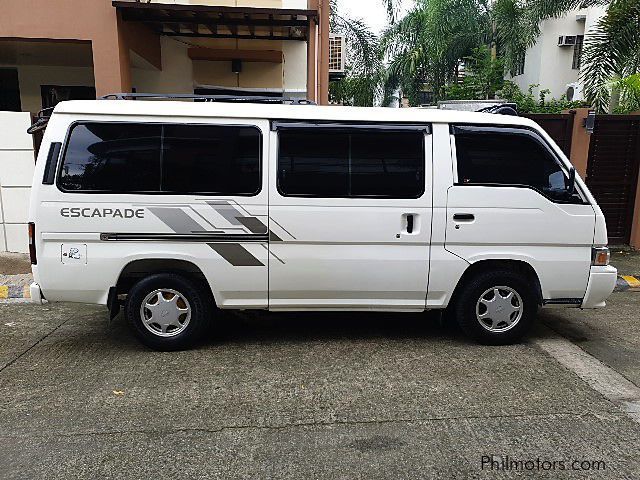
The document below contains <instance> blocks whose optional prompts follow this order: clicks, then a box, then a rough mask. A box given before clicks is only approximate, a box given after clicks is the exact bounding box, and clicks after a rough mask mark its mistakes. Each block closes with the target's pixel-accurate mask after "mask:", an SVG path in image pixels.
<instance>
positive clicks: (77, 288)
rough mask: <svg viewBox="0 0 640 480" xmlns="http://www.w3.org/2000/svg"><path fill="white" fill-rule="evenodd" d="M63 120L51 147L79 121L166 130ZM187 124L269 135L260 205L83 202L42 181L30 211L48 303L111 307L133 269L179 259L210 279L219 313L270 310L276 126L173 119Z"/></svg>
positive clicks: (158, 197) (56, 123)
mask: <svg viewBox="0 0 640 480" xmlns="http://www.w3.org/2000/svg"><path fill="white" fill-rule="evenodd" d="M65 117H66V116H64V115H54V116H53V118H52V120H51V122H50V125H49V127H48V129H47V137H45V138H46V139H47V140H49V141H60V142H63V141H65V138H66V134H67V127H68V126H69V125H70V124H71V123H72V121H77V120H81V121H98V122H99V121H110V122H118V121H121V122H140V123H145V124H153V123H154V122H157V121H158V119H157V118H155V117H125V118H115V117H109V118H104V117H102V118H101V117H98V116H95V117H94V116H90V115H87V116H86V117H82V118H81V119H78V118H75V117H74V118H73V119H71V118H68V117H66V118H65ZM187 121H188V122H189V124H198V125H222V126H226V125H233V126H238V125H241V126H243V125H246V126H254V127H258V128H259V129H260V131H261V132H262V145H261V152H262V170H261V171H262V173H261V175H262V178H261V185H262V189H261V191H260V192H259V193H258V194H257V195H254V196H216V195H198V194H179V195H174V194H137V193H133V194H108V193H107V194H104V193H79V192H78V193H76V192H63V191H61V190H60V189H59V188H58V186H57V185H55V184H54V185H42V184H41V181H42V177H41V174H36V178H35V179H34V189H33V192H34V195H33V197H32V205H31V221H35V223H36V235H37V252H38V265H37V268H35V269H34V271H37V274H36V281H37V282H38V283H39V284H40V287H41V289H42V292H43V294H44V296H45V298H46V299H48V300H52V301H75V302H90V303H99V304H105V303H106V301H107V295H108V291H109V288H110V287H112V286H114V285H116V282H117V280H118V277H119V275H120V273H121V272H122V270H123V269H124V268H125V267H126V266H127V265H128V264H129V263H130V262H132V261H135V260H144V259H177V260H184V261H187V262H191V263H193V264H194V265H195V266H196V267H198V268H199V269H200V270H201V271H202V272H203V273H204V275H205V277H206V279H207V280H208V283H209V285H210V286H211V289H212V292H213V294H214V297H215V300H216V303H217V305H218V306H219V307H221V308H266V307H267V299H268V273H267V270H268V249H267V244H268V186H267V161H266V156H265V152H267V151H268V142H269V135H268V132H269V125H268V122H267V121H265V120H255V121H254V120H250V119H233V120H232V121H227V120H225V119H224V118H216V119H209V118H199V119H194V118H189V119H180V118H172V119H171V123H172V124H177V125H181V124H183V123H186V122H187ZM46 148H47V145H46V144H45V143H44V142H43V149H46ZM63 151H64V148H63ZM60 163H61V162H59V164H58V168H60ZM38 175H40V176H39V178H38Z"/></svg>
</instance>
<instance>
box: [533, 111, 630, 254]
mask: <svg viewBox="0 0 640 480" xmlns="http://www.w3.org/2000/svg"><path fill="white" fill-rule="evenodd" d="M527 117H528V118H531V119H532V120H534V121H535V122H537V123H538V124H539V125H540V126H541V127H542V128H544V129H545V130H546V131H547V133H549V135H550V136H551V137H552V138H553V139H554V140H555V141H556V143H558V145H560V147H561V148H562V149H563V151H564V152H565V153H566V154H567V156H570V154H571V148H572V143H573V144H574V145H575V143H574V142H575V138H573V139H572V135H573V136H575V135H576V129H574V121H575V120H574V119H575V115H573V114H570V113H568V114H561V115H535V114H533V115H527ZM585 155H586V157H587V158H586V159H585V160H586V161H585V163H586V182H587V185H588V186H589V190H591V193H593V195H594V197H595V198H596V200H597V201H598V204H599V205H600V208H601V209H602V212H603V213H604V216H605V218H606V220H607V231H608V234H609V243H611V244H616V245H619V244H631V245H632V246H634V247H635V248H640V202H638V200H640V199H638V198H637V196H638V193H637V192H638V191H639V190H640V185H639V183H638V180H639V178H638V171H639V169H640V115H596V118H595V126H594V131H593V133H592V134H591V137H590V139H589V144H588V149H586V150H585ZM574 160H575V159H574ZM634 225H635V228H634Z"/></svg>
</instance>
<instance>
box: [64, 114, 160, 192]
mask: <svg viewBox="0 0 640 480" xmlns="http://www.w3.org/2000/svg"><path fill="white" fill-rule="evenodd" d="M161 135H162V127H161V126H160V125H144V124H127V125H125V124H117V123H86V124H77V125H74V126H73V128H72V130H71V135H70V137H69V142H68V145H67V148H66V151H65V155H64V160H63V163H62V168H61V170H60V180H59V185H60V187H61V188H62V189H64V190H71V191H110V192H128V191H157V190H159V189H160V137H161Z"/></svg>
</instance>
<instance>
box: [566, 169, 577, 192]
mask: <svg viewBox="0 0 640 480" xmlns="http://www.w3.org/2000/svg"><path fill="white" fill-rule="evenodd" d="M574 193H576V169H575V167H571V170H569V185H567V195H568V196H569V197H572V196H573V194H574Z"/></svg>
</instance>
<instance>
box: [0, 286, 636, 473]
mask: <svg viewBox="0 0 640 480" xmlns="http://www.w3.org/2000/svg"><path fill="white" fill-rule="evenodd" d="M639 309H640V293H633V292H626V293H618V294H614V296H613V298H612V302H611V305H610V308H609V309H607V310H604V311H598V312H578V311H566V310H558V311H554V312H551V313H545V314H544V315H543V317H542V319H543V322H542V323H543V324H546V325H549V326H550V327H551V328H552V329H554V330H557V331H561V330H563V329H564V333H566V334H567V335H569V336H570V337H571V338H572V339H573V340H575V341H576V342H578V343H579V344H580V346H583V347H584V348H587V349H590V350H591V351H593V353H594V354H597V355H599V356H601V358H603V359H604V360H605V362H607V363H610V364H611V365H612V366H614V367H615V368H617V369H619V370H620V371H621V372H623V374H625V375H627V376H628V378H630V379H633V380H634V381H636V382H637V381H638V377H637V372H638V371H639V370H640V368H639V365H640V359H639V354H638V351H639V349H638V346H639V345H638V338H637V337H638V335H637V333H636V332H637V328H636V327H635V325H634V320H635V319H637V317H638V315H637V313H636V312H637V311H638V310H639ZM554 339H558V340H561V339H562V337H560V336H558V335H557V334H556V333H554V332H553V331H552V330H549V329H548V328H542V327H540V328H538V329H537V331H536V332H535V333H534V335H533V336H532V338H531V339H530V341H529V342H527V343H525V344H522V345H517V346H512V347H483V346H477V345H474V344H471V343H469V342H467V341H466V340H465V339H464V338H463V337H462V336H461V335H460V334H458V333H457V332H456V331H455V330H453V329H450V328H444V327H441V326H440V325H439V323H438V318H437V316H425V315H408V314H405V315H387V314H383V315H374V314H361V315H360V314H359V315H342V314H340V315H337V314H314V315H304V316H302V315H282V314H280V315H266V314H265V315H260V316H257V317H254V316H241V317H237V316H232V315H229V316H226V317H225V318H224V319H223V320H222V321H221V323H220V324H219V325H218V326H217V327H216V328H215V329H213V330H212V332H211V336H210V338H209V339H208V340H207V341H206V342H205V343H204V345H202V346H201V347H200V348H198V349H195V350H192V351H189V352H178V353H157V352H151V351H148V350H146V349H144V348H143V347H141V346H140V345H139V344H138V343H137V342H136V341H135V340H134V339H133V337H132V336H131V335H130V333H129V332H128V330H127V329H126V327H125V325H124V322H123V321H122V319H121V317H118V318H116V320H115V321H114V322H113V323H111V324H109V323H108V321H107V315H106V312H105V310H104V309H102V308H100V307H89V306H82V305H70V304H56V305H49V306H35V305H31V304H26V303H7V304H0V447H1V448H2V451H3V455H1V456H0V472H2V474H1V475H0V476H2V478H6V479H24V478H154V479H155V478H331V479H333V478H344V479H353V478H363V479H377V478H394V479H395V478H420V479H424V478H459V479H469V478H480V479H484V478H515V477H516V476H517V474H516V472H514V471H509V472H506V471H497V470H493V471H492V470H490V469H489V467H488V466H485V469H484V470H483V469H482V459H483V456H495V460H496V461H498V460H499V456H508V457H509V458H510V459H512V460H521V461H527V460H529V461H532V462H534V463H535V462H536V461H537V459H540V461H550V462H553V461H556V462H558V461H563V462H566V463H565V466H566V467H567V468H570V467H569V466H570V461H571V460H572V459H578V460H580V461H583V460H586V461H602V462H605V463H604V467H603V464H600V470H599V471H588V472H584V471H582V472H579V471H572V470H565V471H546V470H540V471H535V472H533V473H531V472H529V473H527V474H526V475H525V477H530V478H549V479H556V478H570V479H571V478H590V479H591V478H611V479H625V478H628V479H637V478H640V456H639V455H638V450H639V448H640V424H639V423H637V422H635V421H633V420H632V419H631V417H630V416H629V415H627V414H626V413H624V412H622V410H620V409H619V408H618V407H617V406H616V404H614V403H612V402H610V401H609V400H607V399H606V398H605V397H604V396H602V395H601V394H600V393H598V392H596V391H594V390H593V389H592V388H591V387H589V386H588V385H587V383H585V382H584V381H583V380H582V379H581V378H579V377H578V376H577V375H575V374H574V373H573V372H572V371H570V370H568V369H567V368H566V367H565V366H563V365H561V364H560V363H558V362H557V361H556V360H555V359H554V358H552V357H551V356H550V355H549V354H547V353H546V351H545V350H543V349H541V348H540V347H538V345H540V344H542V343H544V342H546V341H548V340H554ZM616 351H622V352H625V353H624V355H619V356H616V354H615V353H611V352H616ZM603 352H604V353H603ZM603 368H604V367H603ZM486 460H488V458H485V461H486ZM529 465H531V464H529ZM540 465H541V466H542V467H544V466H548V464H540ZM556 465H559V464H557V463H556ZM585 465H586V464H585ZM603 468H604V470H603Z"/></svg>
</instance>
